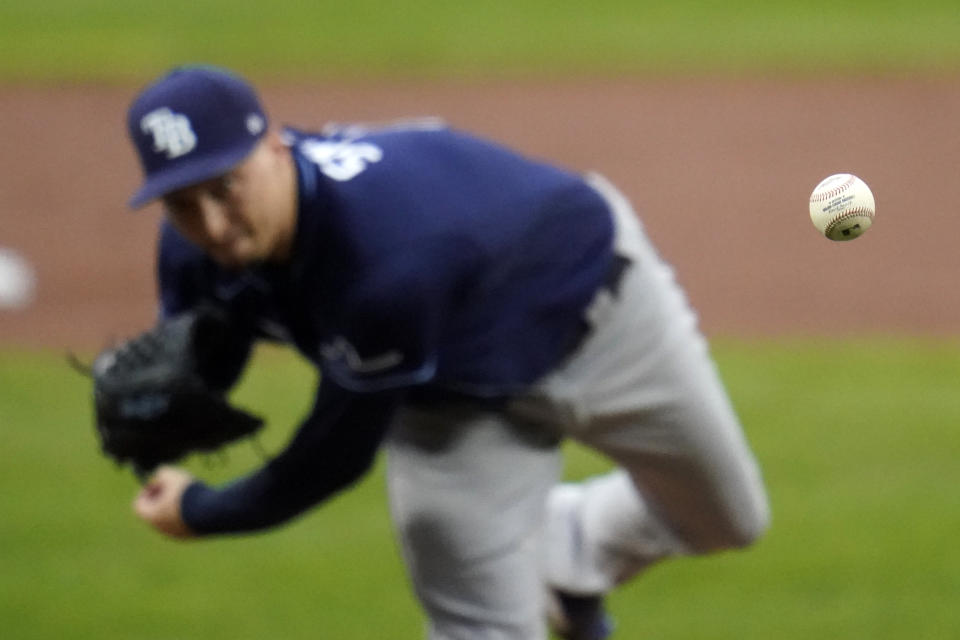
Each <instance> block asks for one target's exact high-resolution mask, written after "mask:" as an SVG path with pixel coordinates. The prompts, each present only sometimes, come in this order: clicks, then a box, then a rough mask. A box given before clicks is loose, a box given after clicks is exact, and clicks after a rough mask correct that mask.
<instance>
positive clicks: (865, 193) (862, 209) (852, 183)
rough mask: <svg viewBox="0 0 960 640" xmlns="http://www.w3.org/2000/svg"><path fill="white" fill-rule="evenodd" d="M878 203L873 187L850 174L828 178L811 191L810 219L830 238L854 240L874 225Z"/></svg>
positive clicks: (818, 229) (839, 174) (840, 174)
mask: <svg viewBox="0 0 960 640" xmlns="http://www.w3.org/2000/svg"><path fill="white" fill-rule="evenodd" d="M875 210H876V206H875V204H874V200H873V193H872V192H871V191H870V187H868V186H867V183H865V182H864V181H863V180H861V179H860V178H858V177H857V176H855V175H852V174H849V173H838V174H835V175H832V176H830V177H828V178H825V179H824V180H823V181H822V182H821V183H820V184H818V185H817V186H816V188H814V190H813V193H811V194H810V220H812V221H813V226H815V227H816V228H817V231H819V232H820V233H822V234H823V235H825V236H826V237H828V238H829V239H831V240H853V239H854V238H858V237H860V236H861V235H863V234H864V233H865V232H866V230H867V229H869V228H870V225H871V224H873V217H874V215H875Z"/></svg>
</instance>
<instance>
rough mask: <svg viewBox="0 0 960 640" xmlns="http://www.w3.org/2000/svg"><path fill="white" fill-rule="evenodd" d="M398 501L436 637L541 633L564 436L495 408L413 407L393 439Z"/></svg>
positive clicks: (396, 512) (391, 471) (392, 480)
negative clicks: (543, 562)
mask: <svg viewBox="0 0 960 640" xmlns="http://www.w3.org/2000/svg"><path fill="white" fill-rule="evenodd" d="M387 451H388V456H389V458H388V479H389V491H390V501H391V510H392V514H393V518H394V523H395V526H396V528H397V532H398V536H399V539H400V543H401V547H402V549H403V554H404V558H405V560H406V563H407V565H408V569H409V573H410V576H411V579H412V581H413V586H414V589H415V591H416V593H417V596H418V598H419V599H420V601H421V603H422V605H423V607H424V609H425V611H426V613H427V615H428V617H429V622H430V638H431V640H457V639H464V640H466V639H484V640H536V639H538V638H545V637H546V630H545V628H544V623H543V620H542V612H543V600H542V598H543V587H542V575H541V572H540V564H539V560H540V552H539V548H540V541H541V534H542V521H543V514H544V508H545V504H546V498H547V494H548V493H549V491H550V489H551V488H552V487H553V486H554V485H555V484H556V482H557V480H558V477H559V470H560V458H559V453H558V451H557V448H556V438H554V437H545V436H544V435H543V434H537V433H533V432H529V433H527V432H523V431H522V430H520V428H518V427H516V426H514V425H511V424H508V423H506V422H505V421H504V420H503V418H502V416H500V415H499V414H498V413H496V412H492V411H489V410H482V409H476V408H471V407H469V406H466V405H458V406H452V407H449V408H447V409H445V410H443V411H442V412H441V411H437V410H434V411H424V410H419V409H406V410H404V411H403V412H402V413H401V416H400V424H399V425H398V427H397V428H396V429H395V431H394V432H393V433H392V434H391V437H390V440H389V442H388V445H387Z"/></svg>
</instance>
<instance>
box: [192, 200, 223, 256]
mask: <svg viewBox="0 0 960 640" xmlns="http://www.w3.org/2000/svg"><path fill="white" fill-rule="evenodd" d="M197 205H198V209H199V210H200V219H201V221H202V224H203V233H204V235H205V236H206V239H207V240H209V241H210V242H212V243H214V244H219V243H222V242H223V241H224V240H225V239H226V237H227V233H228V231H229V229H230V219H229V217H228V216H227V211H226V208H225V206H224V204H223V203H222V202H220V201H219V200H217V199H216V198H214V197H213V196H210V195H208V194H201V195H200V196H199V198H198V203H197Z"/></svg>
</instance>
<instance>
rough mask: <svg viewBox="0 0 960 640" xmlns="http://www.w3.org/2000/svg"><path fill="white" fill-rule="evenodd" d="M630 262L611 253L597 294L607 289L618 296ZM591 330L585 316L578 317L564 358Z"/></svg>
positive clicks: (579, 344) (626, 258) (585, 338)
mask: <svg viewBox="0 0 960 640" xmlns="http://www.w3.org/2000/svg"><path fill="white" fill-rule="evenodd" d="M631 264H633V261H632V260H630V258H628V257H626V256H621V255H620V254H618V253H615V254H613V259H612V260H611V261H610V267H609V268H608V269H607V274H606V276H604V278H603V281H602V282H601V283H600V288H599V289H597V293H598V294H599V293H600V292H601V291H608V292H610V295H611V296H613V297H614V298H617V297H619V296H620V285H621V284H623V277H624V275H626V273H627V271H628V270H629V269H630V265H631ZM591 304H592V301H591ZM591 331H593V327H592V326H591V325H590V321H589V320H587V318H583V317H582V318H580V322H579V323H578V325H577V329H576V331H575V332H574V333H573V335H572V336H571V339H570V341H569V343H568V346H567V348H566V349H565V350H564V356H563V357H564V359H566V358H568V357H570V355H571V354H573V352H574V351H576V350H577V349H579V348H580V346H581V345H583V343H584V342H586V340H587V338H588V337H589V336H590V332H591Z"/></svg>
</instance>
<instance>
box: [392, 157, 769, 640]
mask: <svg viewBox="0 0 960 640" xmlns="http://www.w3.org/2000/svg"><path fill="white" fill-rule="evenodd" d="M590 181H591V184H592V185H593V186H594V188H596V189H597V190H598V191H599V192H600V193H601V194H602V195H603V196H604V197H605V198H606V199H607V201H608V202H609V203H610V205H611V210H612V211H613V212H614V217H615V221H616V229H617V231H616V247H617V251H618V253H619V254H620V255H622V256H625V257H627V258H629V259H630V260H631V262H632V265H631V267H630V268H629V270H628V271H627V272H626V274H625V275H624V277H623V280H622V282H621V285H620V290H619V294H618V295H616V296H613V295H611V293H610V292H608V291H602V292H601V293H600V294H598V296H597V298H596V299H595V300H594V303H593V305H592V306H591V308H590V314H589V315H590V320H591V324H592V326H593V330H592V332H591V334H590V335H589V336H588V337H587V339H586V340H585V341H584V343H583V344H582V345H581V346H580V347H579V349H578V350H577V351H575V352H574V353H573V354H572V355H571V356H570V357H569V358H568V360H567V361H566V362H565V363H564V364H563V365H562V366H561V367H560V368H558V369H557V370H555V371H553V372H552V373H551V374H549V375H548V376H546V377H545V378H544V379H543V380H541V381H540V382H539V383H538V384H537V385H536V386H535V387H534V388H532V389H531V390H530V392H529V393H528V394H527V395H525V396H523V397H521V398H518V399H517V400H516V401H515V402H513V403H512V404H511V405H509V407H508V408H507V409H506V410H500V411H493V410H490V409H485V408H482V407H480V406H472V405H469V404H467V403H457V404H452V405H451V406H449V407H445V408H443V409H442V410H438V409H437V408H431V410H429V411H427V410H423V409H418V408H408V409H405V410H404V411H403V412H402V414H401V416H400V421H399V424H398V425H397V428H396V429H395V430H394V432H393V433H392V435H391V438H390V440H389V442H388V445H387V451H388V482H389V493H390V502H391V511H392V516H393V520H394V524H395V527H396V529H397V534H398V537H399V539H400V544H401V548H402V552H403V555H404V559H405V561H406V563H407V566H408V569H409V573H410V577H411V580H412V582H413V587H414V590H415V591H416V594H417V596H418V598H419V599H420V601H421V603H422V604H423V607H424V609H425V611H426V612H427V615H428V617H429V638H430V639H431V640H468V639H469V640H537V639H541V638H546V637H547V631H546V625H545V621H544V611H545V607H546V603H545V594H546V591H547V588H548V587H553V588H561V589H564V590H566V591H569V592H572V593H578V594H599V593H605V592H607V591H608V590H610V589H611V588H613V587H614V586H616V585H617V584H619V583H621V582H623V581H625V580H627V579H629V578H631V577H633V576H635V575H636V574H637V573H639V572H640V571H642V570H643V569H644V568H645V567H647V566H649V565H650V564H652V563H654V562H656V561H658V560H660V559H662V558H665V557H668V556H671V555H681V554H687V555H692V554H701V553H707V552H710V551H715V550H720V549H728V548H737V547H742V546H745V545H748V544H750V543H751V542H753V541H754V540H755V539H756V538H758V537H759V536H760V535H761V534H762V533H763V531H764V530H765V529H766V527H767V526H768V521H769V510H768V504H767V498H766V495H765V491H764V487H763V481H762V479H761V474H760V471H759V469H758V466H757V463H756V461H755V459H754V457H753V454H752V453H751V451H750V449H749V446H748V444H747V442H746V440H745V438H744V435H743V433H742V430H741V427H740V423H739V421H738V419H737V416H736V414H735V412H734V410H733V408H732V406H731V404H730V401H729V399H728V397H727V394H726V391H725V389H724V387H723V384H722V382H721V380H720V378H719V377H718V375H717V372H716V369H715V366H714V363H713V361H712V359H711V357H710V354H709V352H708V348H707V344H706V340H705V339H704V337H703V335H702V334H701V333H700V331H699V329H698V327H697V322H696V317H695V314H694V313H693V311H692V310H691V308H690V306H689V305H688V303H687V300H686V297H685V295H684V294H683V292H682V290H681V289H680V288H679V287H678V286H677V284H676V283H675V281H674V278H673V273H672V270H671V268H670V267H669V266H668V265H666V264H665V263H664V262H663V261H662V260H661V259H660V258H659V256H658V255H657V252H656V251H655V249H654V248H653V247H652V246H651V244H650V242H649V241H648V239H647V237H646V235H645V234H644V232H643V229H642V226H641V224H640V223H639V221H638V220H637V218H636V216H635V214H634V212H633V210H632V208H631V206H630V204H629V203H628V202H627V201H626V199H625V198H624V197H623V196H622V195H621V194H620V193H619V192H618V191H617V190H616V189H615V188H614V187H613V186H612V185H610V184H609V183H608V182H607V181H606V180H605V179H603V178H602V177H600V176H597V175H593V176H590ZM561 437H568V438H573V439H574V440H577V441H579V442H580V443H582V444H584V445H586V446H588V447H590V448H592V449H594V450H596V451H599V452H601V453H603V454H604V455H606V456H607V457H609V458H610V459H611V460H612V461H613V462H614V463H615V465H616V468H615V469H614V470H613V471H612V472H610V473H608V474H605V475H602V476H599V477H596V478H592V479H589V480H587V481H585V482H582V483H575V484H574V483H567V484H564V483H560V477H561V470H562V461H561V456H560V451H559V448H558V447H557V444H558V442H559V439H560V438H561Z"/></svg>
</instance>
